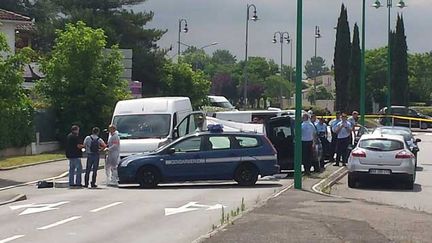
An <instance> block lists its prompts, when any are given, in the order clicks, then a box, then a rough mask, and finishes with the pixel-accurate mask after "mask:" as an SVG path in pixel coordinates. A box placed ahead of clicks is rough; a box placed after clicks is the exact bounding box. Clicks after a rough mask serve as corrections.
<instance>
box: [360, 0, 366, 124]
mask: <svg viewBox="0 0 432 243" xmlns="http://www.w3.org/2000/svg"><path fill="white" fill-rule="evenodd" d="M365 19H366V0H363V9H362V52H361V62H360V65H361V66H360V124H361V125H362V126H364V125H365V114H366V111H365V110H366V105H365V102H366V99H365V93H366V67H365V53H366V48H365V46H366V45H365V29H366V20H365Z"/></svg>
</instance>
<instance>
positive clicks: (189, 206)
mask: <svg viewBox="0 0 432 243" xmlns="http://www.w3.org/2000/svg"><path fill="white" fill-rule="evenodd" d="M200 208H202V209H204V208H205V210H215V209H221V208H226V206H224V205H222V204H215V205H204V204H198V202H189V203H186V204H185V205H183V206H181V207H178V208H165V216H168V215H173V214H178V213H186V212H191V211H195V210H198V209H200Z"/></svg>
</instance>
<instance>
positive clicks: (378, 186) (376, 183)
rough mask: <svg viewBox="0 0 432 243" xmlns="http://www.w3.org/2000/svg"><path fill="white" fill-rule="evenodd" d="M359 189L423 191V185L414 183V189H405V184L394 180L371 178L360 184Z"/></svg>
mask: <svg viewBox="0 0 432 243" xmlns="http://www.w3.org/2000/svg"><path fill="white" fill-rule="evenodd" d="M358 188H359V189H362V190H370V191H392V192H421V191H422V186H421V185H420V184H414V189H413V190H409V189H404V184H402V183H398V182H392V181H383V180H371V181H367V182H362V183H360V184H359V187H358Z"/></svg>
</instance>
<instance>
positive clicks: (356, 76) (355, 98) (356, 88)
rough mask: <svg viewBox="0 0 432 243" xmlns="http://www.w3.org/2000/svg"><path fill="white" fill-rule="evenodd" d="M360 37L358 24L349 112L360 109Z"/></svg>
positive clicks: (353, 52) (355, 36)
mask: <svg viewBox="0 0 432 243" xmlns="http://www.w3.org/2000/svg"><path fill="white" fill-rule="evenodd" d="M360 62H361V51H360V35H359V28H358V26H357V23H356V24H354V35H353V41H352V47H351V60H350V77H349V84H348V85H349V103H348V110H347V111H348V112H350V111H353V110H357V111H358V110H359V108H360Z"/></svg>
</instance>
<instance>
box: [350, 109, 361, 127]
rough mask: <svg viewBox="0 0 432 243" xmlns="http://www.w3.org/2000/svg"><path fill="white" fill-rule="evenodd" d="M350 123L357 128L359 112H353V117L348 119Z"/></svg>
mask: <svg viewBox="0 0 432 243" xmlns="http://www.w3.org/2000/svg"><path fill="white" fill-rule="evenodd" d="M348 121H349V122H351V125H353V126H357V125H358V122H359V113H358V111H353V112H352V113H351V116H350V117H349V118H348Z"/></svg>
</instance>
